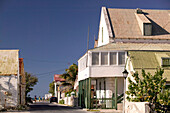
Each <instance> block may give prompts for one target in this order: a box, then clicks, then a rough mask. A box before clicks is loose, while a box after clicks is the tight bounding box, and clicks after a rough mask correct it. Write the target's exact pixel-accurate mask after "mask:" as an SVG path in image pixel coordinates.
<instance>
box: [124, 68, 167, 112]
mask: <svg viewBox="0 0 170 113" xmlns="http://www.w3.org/2000/svg"><path fill="white" fill-rule="evenodd" d="M163 73H164V70H163V69H157V71H156V72H155V74H154V75H153V76H152V75H151V74H150V73H146V72H145V70H142V79H141V78H139V75H138V73H135V74H133V75H132V76H133V78H134V80H135V81H132V80H131V79H130V78H128V81H129V85H128V91H126V94H127V95H128V96H127V100H128V101H132V102H150V103H151V105H154V106H155V107H154V108H153V110H156V111H159V109H160V108H159V106H160V105H169V104H170V102H168V100H170V97H168V95H169V91H168V90H166V78H163Z"/></svg>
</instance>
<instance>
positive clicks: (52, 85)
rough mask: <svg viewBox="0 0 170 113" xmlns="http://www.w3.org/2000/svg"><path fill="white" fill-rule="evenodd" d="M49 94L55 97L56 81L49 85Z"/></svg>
mask: <svg viewBox="0 0 170 113" xmlns="http://www.w3.org/2000/svg"><path fill="white" fill-rule="evenodd" d="M48 92H49V93H51V94H52V95H53V96H54V81H53V82H51V83H50V84H49V91H48Z"/></svg>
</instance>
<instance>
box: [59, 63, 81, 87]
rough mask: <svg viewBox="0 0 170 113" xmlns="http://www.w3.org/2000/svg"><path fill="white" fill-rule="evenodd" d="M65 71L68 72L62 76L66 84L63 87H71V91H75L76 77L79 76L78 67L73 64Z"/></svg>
mask: <svg viewBox="0 0 170 113" xmlns="http://www.w3.org/2000/svg"><path fill="white" fill-rule="evenodd" d="M65 71H66V72H65V73H64V74H62V75H60V77H61V78H64V79H65V82H63V83H62V85H63V86H70V87H71V89H73V88H74V82H75V80H76V76H77V74H78V66H77V65H76V64H74V63H73V64H72V65H71V66H69V68H68V69H66V70H65Z"/></svg>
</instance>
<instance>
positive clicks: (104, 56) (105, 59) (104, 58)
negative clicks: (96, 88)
mask: <svg viewBox="0 0 170 113" xmlns="http://www.w3.org/2000/svg"><path fill="white" fill-rule="evenodd" d="M101 64H102V65H107V64H108V53H107V52H102V53H101Z"/></svg>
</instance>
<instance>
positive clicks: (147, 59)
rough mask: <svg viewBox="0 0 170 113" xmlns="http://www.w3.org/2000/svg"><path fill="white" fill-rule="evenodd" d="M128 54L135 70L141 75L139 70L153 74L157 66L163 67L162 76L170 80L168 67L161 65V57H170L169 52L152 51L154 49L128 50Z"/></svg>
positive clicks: (169, 68)
mask: <svg viewBox="0 0 170 113" xmlns="http://www.w3.org/2000/svg"><path fill="white" fill-rule="evenodd" d="M128 53H129V56H130V59H131V62H132V65H133V68H134V70H135V71H138V73H139V76H141V70H142V69H145V71H146V72H150V73H151V74H152V75H153V74H155V72H156V69H157V68H163V69H164V74H163V76H164V77H166V78H167V81H170V67H162V66H161V62H162V60H161V58H162V57H170V52H154V51H149V52H148V51H129V52H128Z"/></svg>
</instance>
